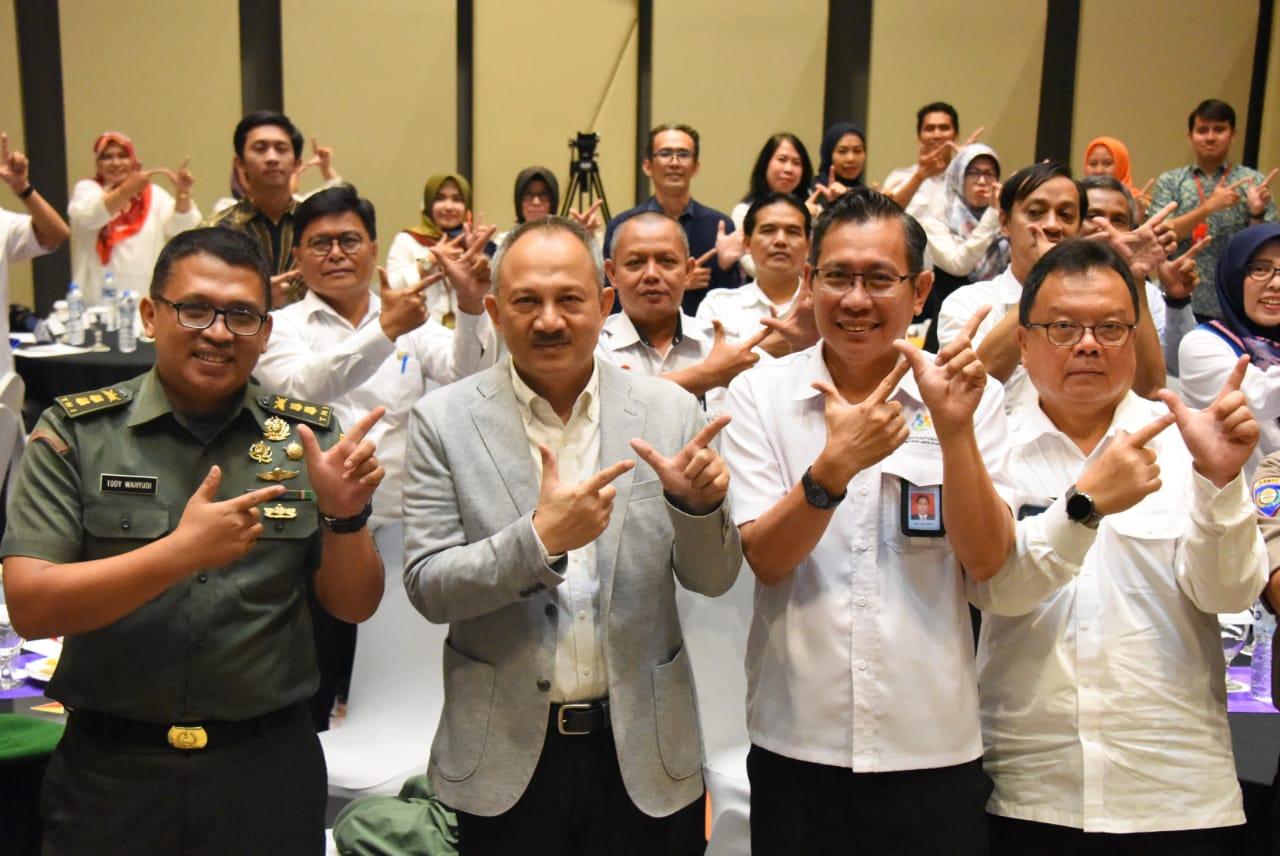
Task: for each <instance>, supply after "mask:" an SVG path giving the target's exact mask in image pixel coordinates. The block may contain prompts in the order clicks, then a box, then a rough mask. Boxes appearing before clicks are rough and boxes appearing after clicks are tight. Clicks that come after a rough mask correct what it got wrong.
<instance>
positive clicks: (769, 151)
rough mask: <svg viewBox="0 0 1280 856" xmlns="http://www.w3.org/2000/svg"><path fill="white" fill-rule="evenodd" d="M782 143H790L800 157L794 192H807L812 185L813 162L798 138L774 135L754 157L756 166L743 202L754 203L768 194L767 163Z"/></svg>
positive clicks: (752, 169) (784, 134) (791, 135)
mask: <svg viewBox="0 0 1280 856" xmlns="http://www.w3.org/2000/svg"><path fill="white" fill-rule="evenodd" d="M783 143H790V144H791V145H792V146H794V147H795V150H796V153H797V154H799V155H800V183H799V184H797V185H796V191H797V192H803V193H808V192H809V188H810V187H811V186H812V185H813V161H812V160H811V159H810V158H809V150H808V149H806V148H805V147H804V143H802V142H800V138H799V137H797V136H796V135H795V134H786V133H783V134H774V135H773V136H772V137H770V138H769V139H767V140H765V143H764V147H763V148H761V149H760V154H759V155H757V156H756V165H755V166H753V167H752V168H751V189H750V190H748V191H747V195H746V196H744V197H742V201H743V202H754V201H755V200H757V199H760V198H761V197H762V196H764V195H765V194H766V193H769V192H770V189H769V182H768V179H767V178H766V176H767V174H768V172H769V162H770V161H771V160H773V156H774V154H775V153H777V151H778V147H779V146H781V145H782V144H783Z"/></svg>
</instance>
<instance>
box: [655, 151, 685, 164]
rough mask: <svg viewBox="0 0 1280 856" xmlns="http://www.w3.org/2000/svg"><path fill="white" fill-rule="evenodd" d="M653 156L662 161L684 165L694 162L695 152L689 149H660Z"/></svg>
mask: <svg viewBox="0 0 1280 856" xmlns="http://www.w3.org/2000/svg"><path fill="white" fill-rule="evenodd" d="M653 156H654V158H656V159H657V160H660V161H669V160H677V161H680V162H682V163H683V162H684V161H691V160H693V152H691V151H689V150H688V149H658V150H657V151H656V152H654V153H653Z"/></svg>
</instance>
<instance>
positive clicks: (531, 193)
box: [520, 190, 551, 202]
mask: <svg viewBox="0 0 1280 856" xmlns="http://www.w3.org/2000/svg"><path fill="white" fill-rule="evenodd" d="M520 199H521V201H522V202H532V201H534V200H535V199H541V200H542V201H543V202H550V201H551V191H550V190H526V191H525V192H523V193H521V194H520Z"/></svg>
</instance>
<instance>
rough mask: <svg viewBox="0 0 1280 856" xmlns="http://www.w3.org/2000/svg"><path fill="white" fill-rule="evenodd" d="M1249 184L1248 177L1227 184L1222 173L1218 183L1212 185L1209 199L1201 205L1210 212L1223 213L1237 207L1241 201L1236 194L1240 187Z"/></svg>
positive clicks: (1225, 177) (1225, 175) (1225, 176)
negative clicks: (1234, 206)
mask: <svg viewBox="0 0 1280 856" xmlns="http://www.w3.org/2000/svg"><path fill="white" fill-rule="evenodd" d="M1247 184H1249V179H1248V177H1245V178H1242V179H1240V180H1239V181H1235V182H1232V183H1231V184H1227V174H1226V173H1225V172H1224V173H1222V178H1220V179H1218V183H1217V184H1216V185H1214V188H1213V191H1212V192H1211V193H1210V194H1209V197H1208V198H1207V199H1205V201H1204V202H1203V203H1202V204H1203V205H1204V206H1205V207H1206V208H1208V209H1209V211H1210V212H1214V211H1224V210H1226V209H1227V208H1230V207H1232V206H1233V205H1238V204H1239V203H1240V202H1241V201H1242V200H1241V199H1240V194H1239V193H1238V192H1237V191H1239V190H1240V188H1241V187H1244V186H1245V185H1247Z"/></svg>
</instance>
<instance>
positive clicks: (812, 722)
mask: <svg viewBox="0 0 1280 856" xmlns="http://www.w3.org/2000/svg"><path fill="white" fill-rule="evenodd" d="M822 348H823V346H822V345H821V344H818V345H816V346H814V347H812V348H809V349H807V350H804V351H799V352H797V353H795V354H790V355H788V356H785V357H782V358H781V359H779V360H776V361H774V362H771V363H767V364H761V365H759V366H757V367H756V368H754V369H752V370H751V371H749V372H746V373H744V374H742V375H739V376H738V377H737V378H735V379H734V381H733V383H731V384H730V385H729V395H728V401H727V410H728V412H729V413H730V414H732V416H733V421H732V422H730V423H729V425H728V427H726V428H725V430H724V433H723V435H722V436H723V437H724V443H723V449H724V456H725V459H726V460H727V461H728V463H729V467H730V469H731V470H732V472H733V479H732V480H731V481H730V483H729V489H730V492H731V498H732V500H733V503H732V506H733V512H734V520H735V522H737V523H738V524H739V525H741V524H743V523H747V522H749V521H752V520H755V519H756V518H758V517H759V516H760V515H762V514H764V513H765V512H766V511H768V510H769V509H770V508H772V507H773V506H774V505H776V504H777V503H778V502H780V501H781V500H782V499H783V497H784V496H786V494H787V493H788V492H789V491H790V490H791V489H792V487H793V486H794V485H795V484H796V483H797V482H799V481H800V477H801V476H802V475H803V474H804V472H805V470H806V469H808V467H809V466H810V464H812V463H813V461H814V458H815V457H817V455H818V452H819V451H820V450H821V449H822V447H823V444H824V443H825V442H826V433H827V429H826V422H825V420H824V418H823V405H824V399H823V396H822V394H821V393H819V392H818V391H817V390H815V389H813V388H812V387H811V386H810V384H811V383H813V382H814V381H818V380H822V381H826V382H827V383H831V382H832V380H831V375H830V373H829V372H828V371H827V367H826V364H825V362H824V361H823V357H822ZM890 400H893V401H898V402H900V403H901V404H902V412H903V416H904V417H905V418H906V422H907V425H908V427H909V428H910V432H911V433H910V436H909V437H908V439H907V440H906V442H905V443H903V444H902V445H901V446H899V447H898V449H896V450H895V451H894V452H893V453H892V454H891V455H889V456H888V457H887V458H885V459H884V460H883V461H881V462H880V463H878V464H876V465H875V466H872V467H869V468H867V469H865V470H863V471H862V472H860V473H858V474H857V475H856V476H854V478H853V480H852V481H851V482H850V483H849V487H848V495H847V498H846V499H845V500H844V502H843V503H841V504H840V506H839V507H838V508H837V509H836V510H835V513H834V515H833V516H832V518H831V521H830V523H829V525H828V526H827V529H826V532H825V533H824V534H823V536H822V538H821V540H820V541H819V542H818V545H817V546H816V547H815V548H814V550H813V552H812V553H811V554H810V555H809V557H808V558H807V559H805V560H804V561H803V562H801V563H800V565H799V566H798V567H797V568H796V569H795V571H794V573H792V574H791V575H790V576H788V577H787V578H786V579H785V580H783V581H782V582H780V583H778V584H777V585H774V586H764V585H761V584H760V583H756V596H755V611H754V614H753V616H752V622H751V630H750V633H749V636H748V641H747V685H748V695H747V727H748V730H749V732H750V735H751V742H752V743H754V744H756V745H758V746H761V747H763V748H765V749H768V750H769V751H771V752H776V753H778V754H780V755H785V756H787V757H789V758H796V759H799V760H801V761H809V762H812V763H817V764H828V765H831V766H836V767H844V768H851V769H853V770H854V771H855V772H860V773H861V772H888V771H893V770H918V769H928V768H936V767H944V766H951V765H955V764H961V763H965V762H968V761H972V760H974V759H975V758H977V757H979V756H980V755H981V754H982V738H981V735H980V732H979V727H978V683H977V675H976V673H975V668H974V657H973V628H972V624H971V622H970V619H969V608H968V604H967V602H966V600H965V592H964V582H963V580H962V572H961V569H960V564H959V562H958V561H957V560H956V557H955V553H954V552H953V551H952V549H951V542H950V540H949V539H948V538H946V537H941V538H930V537H917V536H911V535H905V534H903V531H902V525H901V517H902V508H901V504H900V503H901V490H902V479H906V480H907V481H909V482H911V483H913V484H916V485H919V486H926V485H939V484H941V482H942V450H941V448H940V447H939V445H938V440H937V435H936V433H935V432H934V429H933V424H932V420H931V419H930V417H929V412H928V410H927V409H926V408H925V407H924V405H923V403H922V402H921V400H920V393H919V390H918V389H917V387H916V385H915V380H914V378H913V377H912V376H911V375H910V374H908V375H907V376H906V377H905V378H903V380H902V382H901V383H900V384H899V385H898V388H897V390H896V391H895V392H894V393H893V395H892V396H891V399H890ZM974 422H975V424H976V427H977V436H978V442H979V446H980V451H981V454H982V457H983V460H984V461H985V462H986V465H987V468H988V470H989V471H990V472H991V477H992V480H993V482H994V483H995V486H996V490H997V491H998V492H999V493H1000V494H1001V495H1002V496H1005V495H1006V494H1008V493H1009V492H1010V491H1009V487H1008V483H1007V481H1006V480H1005V478H1004V474H1003V464H1002V460H1003V451H1004V446H1003V444H1004V436H1005V415H1004V410H1003V406H1002V403H1001V391H1000V385H999V384H998V383H996V382H994V381H992V382H989V383H988V384H987V388H986V391H985V393H984V394H983V397H982V401H981V403H980V404H979V405H978V409H977V412H976V413H975V414H974ZM938 510H939V512H941V509H938Z"/></svg>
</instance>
